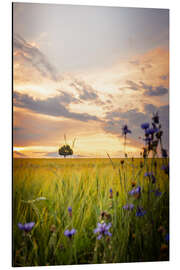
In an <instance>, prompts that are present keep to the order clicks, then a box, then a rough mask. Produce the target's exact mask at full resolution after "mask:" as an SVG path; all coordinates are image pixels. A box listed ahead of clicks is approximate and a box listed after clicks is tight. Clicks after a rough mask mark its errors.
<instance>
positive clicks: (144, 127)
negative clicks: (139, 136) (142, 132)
mask: <svg viewBox="0 0 180 270" xmlns="http://www.w3.org/2000/svg"><path fill="white" fill-rule="evenodd" d="M141 128H142V129H147V128H149V123H144V124H142V125H141Z"/></svg>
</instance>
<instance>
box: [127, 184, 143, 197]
mask: <svg viewBox="0 0 180 270" xmlns="http://www.w3.org/2000/svg"><path fill="white" fill-rule="evenodd" d="M140 193H141V187H140V186H139V187H137V188H133V189H132V190H131V191H129V195H136V194H140Z"/></svg>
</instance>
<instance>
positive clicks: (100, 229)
mask: <svg viewBox="0 0 180 270" xmlns="http://www.w3.org/2000/svg"><path fill="white" fill-rule="evenodd" d="M110 228H111V223H108V224H106V223H105V222H103V223H98V224H97V228H96V229H94V233H95V234H96V233H98V234H99V235H98V237H97V239H98V240H99V239H101V238H102V237H103V236H105V235H108V236H112V234H111V233H110V232H109V229H110Z"/></svg>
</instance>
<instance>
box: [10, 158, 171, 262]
mask: <svg viewBox="0 0 180 270" xmlns="http://www.w3.org/2000/svg"><path fill="white" fill-rule="evenodd" d="M121 161H122V160H121V159H112V160H110V159H108V158H107V159H67V158H66V159H14V162H13V163H14V164H13V265H14V266H42V265H64V264H87V263H88V264H93V263H120V262H142V261H160V260H168V259H169V242H168V234H169V177H168V174H167V173H166V172H165V170H163V169H162V165H167V162H168V160H167V159H157V160H153V159H145V160H143V159H138V158H137V159H134V160H132V159H128V158H127V159H125V160H124V163H123V164H122V162H121ZM149 171H151V172H152V171H153V177H152V175H149V176H145V175H146V174H145V173H146V172H149ZM138 187H141V190H140V189H138ZM132 190H133V192H132ZM127 204H128V205H127ZM123 206H125V207H123ZM68 207H71V208H72V211H71V209H70V208H69V210H68ZM28 222H35V225H34V227H33V228H32V230H30V231H29V232H25V231H23V230H21V229H20V228H19V227H18V223H22V224H24V223H28ZM104 222H105V223H106V224H109V223H111V225H109V226H108V228H107V232H108V233H105V232H100V231H98V230H96V231H94V230H95V229H96V228H97V223H101V225H102V224H103V223H104ZM99 227H100V224H99ZM73 228H74V229H75V230H76V232H75V234H74V235H72V236H70V235H69V237H68V236H67V235H65V234H64V232H65V231H66V230H67V229H69V230H71V229H73ZM95 232H96V233H95ZM99 236H100V237H101V236H102V237H101V239H97V238H100V237H99Z"/></svg>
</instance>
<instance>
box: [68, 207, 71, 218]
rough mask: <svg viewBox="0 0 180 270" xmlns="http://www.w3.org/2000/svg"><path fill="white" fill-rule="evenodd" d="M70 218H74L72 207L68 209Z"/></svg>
mask: <svg viewBox="0 0 180 270" xmlns="http://www.w3.org/2000/svg"><path fill="white" fill-rule="evenodd" d="M68 212H69V216H70V217H72V207H70V206H69V207H68Z"/></svg>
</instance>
